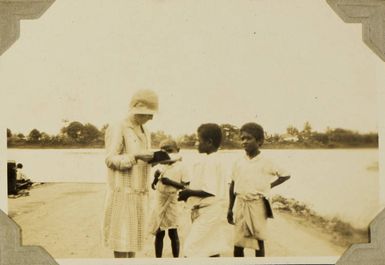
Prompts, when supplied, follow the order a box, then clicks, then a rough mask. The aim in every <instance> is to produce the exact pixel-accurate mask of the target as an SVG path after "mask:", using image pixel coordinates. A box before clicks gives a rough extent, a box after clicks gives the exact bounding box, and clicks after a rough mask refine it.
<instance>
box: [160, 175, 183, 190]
mask: <svg viewBox="0 0 385 265" xmlns="http://www.w3.org/2000/svg"><path fill="white" fill-rule="evenodd" d="M160 181H161V182H162V184H164V185H168V186H172V187H174V188H176V189H178V190H183V189H184V188H185V185H183V183H179V182H177V181H174V180H171V179H169V178H165V177H163V178H161V179H160Z"/></svg>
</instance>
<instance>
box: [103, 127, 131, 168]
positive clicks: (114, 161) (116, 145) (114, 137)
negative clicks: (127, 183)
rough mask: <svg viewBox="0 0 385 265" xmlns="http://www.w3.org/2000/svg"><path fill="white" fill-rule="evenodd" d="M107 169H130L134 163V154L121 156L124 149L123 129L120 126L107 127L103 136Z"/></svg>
mask: <svg viewBox="0 0 385 265" xmlns="http://www.w3.org/2000/svg"><path fill="white" fill-rule="evenodd" d="M105 143H106V152H107V155H106V159H105V163H106V165H107V167H109V168H111V169H115V170H125V169H129V168H131V167H132V166H133V165H134V164H135V163H136V159H135V155H134V154H122V151H123V149H124V137H123V129H122V127H121V125H120V124H115V125H112V126H108V128H107V130H106V135H105Z"/></svg>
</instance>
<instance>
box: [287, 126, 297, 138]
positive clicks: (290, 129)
mask: <svg viewBox="0 0 385 265" xmlns="http://www.w3.org/2000/svg"><path fill="white" fill-rule="evenodd" d="M286 132H287V134H290V135H291V136H298V135H299V130H298V129H297V128H295V127H294V126H292V125H290V126H289V127H287V128H286Z"/></svg>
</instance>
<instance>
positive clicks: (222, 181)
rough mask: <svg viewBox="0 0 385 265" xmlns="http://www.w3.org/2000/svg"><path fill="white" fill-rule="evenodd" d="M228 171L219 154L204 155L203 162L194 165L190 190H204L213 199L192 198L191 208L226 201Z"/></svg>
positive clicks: (189, 200) (190, 199)
mask: <svg viewBox="0 0 385 265" xmlns="http://www.w3.org/2000/svg"><path fill="white" fill-rule="evenodd" d="M227 187H228V186H227V181H226V170H225V169H224V167H223V164H222V161H221V159H220V157H218V154H217V153H212V154H209V155H206V154H204V155H202V160H201V161H199V162H197V163H196V164H194V165H193V167H192V170H191V181H190V187H189V188H190V189H192V190H203V191H205V192H208V193H210V194H212V195H214V196H213V197H206V198H198V197H190V198H189V199H188V201H187V202H188V204H189V205H190V206H194V205H201V204H212V203H215V202H219V201H225V199H226V192H227Z"/></svg>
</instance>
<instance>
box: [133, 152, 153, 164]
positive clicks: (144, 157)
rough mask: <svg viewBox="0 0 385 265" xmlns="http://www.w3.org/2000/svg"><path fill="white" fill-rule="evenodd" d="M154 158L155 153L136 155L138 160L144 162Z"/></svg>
mask: <svg viewBox="0 0 385 265" xmlns="http://www.w3.org/2000/svg"><path fill="white" fill-rule="evenodd" d="M153 157H154V153H153V152H141V153H138V154H136V155H135V159H136V160H142V161H144V162H148V161H150V160H151V159H152V158H153Z"/></svg>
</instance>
